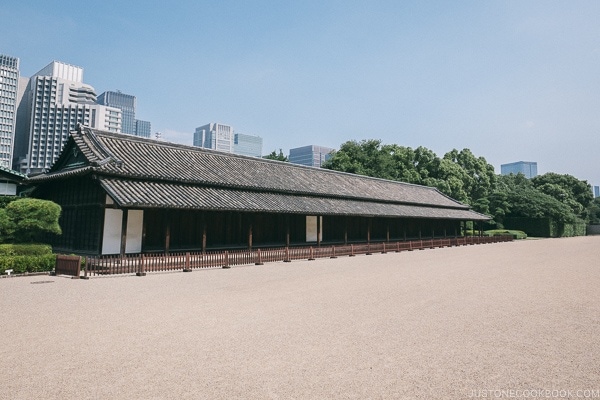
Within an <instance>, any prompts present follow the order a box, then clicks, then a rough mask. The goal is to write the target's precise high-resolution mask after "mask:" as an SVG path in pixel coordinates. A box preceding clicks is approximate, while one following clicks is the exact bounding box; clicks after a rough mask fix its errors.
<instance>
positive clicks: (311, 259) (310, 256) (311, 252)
mask: <svg viewBox="0 0 600 400" xmlns="http://www.w3.org/2000/svg"><path fill="white" fill-rule="evenodd" d="M314 259H315V257H314V253H313V248H312V246H310V255H309V256H308V261H314Z"/></svg>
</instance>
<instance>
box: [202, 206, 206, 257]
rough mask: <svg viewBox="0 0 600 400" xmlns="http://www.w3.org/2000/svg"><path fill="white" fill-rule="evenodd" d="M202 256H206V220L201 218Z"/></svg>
mask: <svg viewBox="0 0 600 400" xmlns="http://www.w3.org/2000/svg"><path fill="white" fill-rule="evenodd" d="M202 254H206V220H205V219H204V215H203V216H202Z"/></svg>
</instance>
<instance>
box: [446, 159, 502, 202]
mask: <svg viewBox="0 0 600 400" xmlns="http://www.w3.org/2000/svg"><path fill="white" fill-rule="evenodd" d="M444 160H448V161H451V162H453V163H455V164H456V165H458V166H459V167H460V168H461V169H462V172H461V173H460V174H459V177H460V179H461V180H462V183H463V190H464V191H465V192H466V196H467V203H469V204H471V205H473V204H475V203H477V204H480V205H483V204H486V201H485V200H484V199H486V198H487V197H488V196H489V195H490V193H491V192H492V190H494V188H495V186H496V174H495V172H494V166H493V165H491V164H488V162H487V161H486V159H485V158H483V157H475V155H474V154H473V153H472V152H471V150H469V149H463V150H461V151H458V150H456V149H453V150H452V151H450V152H448V153H446V154H445V155H444ZM484 208H485V207H484ZM478 211H482V212H487V211H485V210H478Z"/></svg>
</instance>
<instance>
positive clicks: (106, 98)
mask: <svg viewBox="0 0 600 400" xmlns="http://www.w3.org/2000/svg"><path fill="white" fill-rule="evenodd" d="M136 102H137V101H136V98H135V96H132V95H130V94H125V93H121V92H120V91H119V90H117V91H116V92H112V91H106V92H104V93H102V94H101V95H100V96H98V100H97V103H98V104H101V105H104V106H109V107H115V108H118V109H119V110H121V114H122V118H123V119H122V121H121V133H127V134H129V135H135V132H136V124H135V109H136Z"/></svg>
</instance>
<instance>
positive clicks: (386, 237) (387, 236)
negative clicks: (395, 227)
mask: <svg viewBox="0 0 600 400" xmlns="http://www.w3.org/2000/svg"><path fill="white" fill-rule="evenodd" d="M385 241H386V242H389V241H390V221H387V226H386V233H385Z"/></svg>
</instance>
